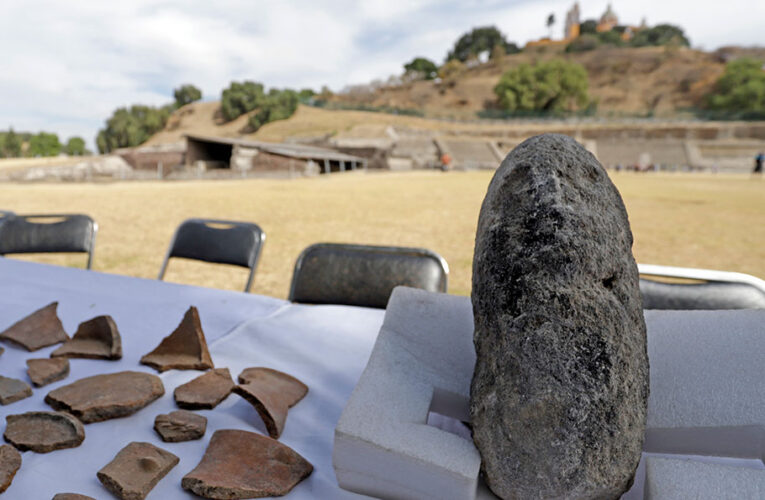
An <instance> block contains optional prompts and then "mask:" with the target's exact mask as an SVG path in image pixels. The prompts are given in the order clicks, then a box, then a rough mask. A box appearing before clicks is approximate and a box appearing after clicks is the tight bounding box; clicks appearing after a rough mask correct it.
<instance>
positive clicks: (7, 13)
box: [0, 0, 765, 147]
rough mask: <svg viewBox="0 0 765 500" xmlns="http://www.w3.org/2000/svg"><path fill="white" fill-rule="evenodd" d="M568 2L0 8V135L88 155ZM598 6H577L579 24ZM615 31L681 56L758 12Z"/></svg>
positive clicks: (660, 16)
mask: <svg viewBox="0 0 765 500" xmlns="http://www.w3.org/2000/svg"><path fill="white" fill-rule="evenodd" d="M571 3H572V2H571V1H570V0H560V1H559V0H545V1H532V0H510V1H499V0H476V1H459V0H440V1H438V0H365V1H363V2H358V1H352V0H337V1H321V0H319V1H316V0H313V1H310V0H292V1H290V2H273V1H267V0H217V1H216V2H209V1H203V0H186V1H181V0H165V1H150V0H131V1H130V2H103V1H100V0H70V1H69V2H57V1H53V0H30V1H27V2H14V1H13V0H9V1H7V2H4V3H3V6H2V7H1V8H0V14H1V15H0V44H2V46H3V47H4V48H5V50H4V51H3V58H2V60H0V129H5V128H7V127H8V126H13V127H15V128H16V129H17V130H28V131H38V130H48V131H55V132H57V133H58V134H59V136H60V138H61V139H62V140H64V139H66V138H67V137H69V136H72V135H80V136H82V137H84V138H85V139H86V140H87V141H88V143H89V144H90V146H91V147H92V146H93V138H94V137H95V135H96V131H97V129H98V128H100V127H102V126H103V123H104V121H105V120H106V118H108V117H109V116H110V115H111V113H112V111H113V110H114V109H115V108H117V107H120V106H127V105H130V104H134V103H142V104H151V105H161V104H165V103H167V102H170V101H171V100H172V90H173V88H174V87H177V86H179V85H181V84H183V83H193V84H194V85H196V86H198V87H200V88H201V89H202V91H203V94H204V96H205V98H206V99H217V98H218V97H219V95H220V92H221V90H222V89H223V88H225V87H227V86H228V84H229V83H230V82H231V81H233V80H244V79H252V80H256V81H261V82H263V83H265V84H266V85H267V86H269V87H271V86H278V87H285V86H289V87H293V88H303V87H312V88H314V89H319V88H320V87H321V86H322V85H329V86H330V87H331V88H334V89H340V88H342V87H343V86H345V85H346V84H352V83H363V82H368V81H371V80H373V79H377V78H386V77H387V76H389V75H391V74H397V73H400V72H401V71H402V65H403V64H404V63H405V62H408V61H409V60H411V59H412V58H413V57H415V56H424V57H428V58H431V59H433V60H435V61H438V62H441V61H443V59H444V56H445V55H446V52H447V51H448V50H449V48H450V47H451V45H452V44H453V43H454V41H455V40H456V39H457V38H458V37H459V36H460V35H461V34H462V33H464V32H466V31H468V30H469V29H470V28H472V27H475V26H486V25H495V26H497V27H498V28H499V29H500V30H501V31H502V32H503V33H505V34H506V36H507V37H508V38H509V39H510V40H512V41H515V42H517V43H519V44H521V45H522V44H523V43H525V42H526V41H528V40H529V39H534V38H538V37H540V36H544V35H545V34H546V33H547V29H546V26H545V20H546V18H547V15H548V14H549V13H551V12H553V13H555V16H556V19H557V20H558V23H557V24H556V26H555V33H556V36H559V33H560V32H561V31H562V20H563V19H564V17H565V11H566V10H567V9H568V8H569V7H570V5H571ZM606 3H607V2H606V1H600V0H598V1H592V2H587V1H582V2H580V4H581V5H582V10H583V14H584V16H583V17H584V18H587V17H598V16H599V15H600V13H602V12H603V10H604V9H605V7H606ZM614 9H615V10H616V12H617V14H619V15H620V17H621V19H622V20H623V22H628V23H638V22H640V19H641V18H642V17H643V16H645V17H647V19H648V21H649V23H651V24H655V23H658V22H665V21H666V22H672V23H674V24H679V25H681V26H683V27H684V28H686V31H687V33H688V34H689V36H690V37H691V40H692V42H693V44H694V45H695V46H698V45H703V46H704V47H706V48H710V49H711V48H714V47H716V46H719V45H723V44H728V43H736V44H745V45H749V44H754V43H757V41H758V40H760V39H761V26H760V24H761V22H760V21H761V20H762V19H765V3H763V2H749V1H745V0H729V1H728V2H725V4H724V5H723V4H710V5H705V6H704V8H699V5H698V4H697V3H691V2H690V1H687V0H683V1H671V0H670V1H667V0H665V1H659V0H646V1H644V2H641V3H634V2H620V3H614Z"/></svg>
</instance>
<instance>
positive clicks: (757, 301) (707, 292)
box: [640, 278, 765, 309]
mask: <svg viewBox="0 0 765 500" xmlns="http://www.w3.org/2000/svg"><path fill="white" fill-rule="evenodd" d="M640 293H641V294H642V296H643V309H765V293H763V292H762V291H760V290H759V289H757V288H756V287H754V286H752V285H748V284H746V283H721V282H702V283H690V284H687V283H664V282H660V281H654V280H648V279H645V278H640Z"/></svg>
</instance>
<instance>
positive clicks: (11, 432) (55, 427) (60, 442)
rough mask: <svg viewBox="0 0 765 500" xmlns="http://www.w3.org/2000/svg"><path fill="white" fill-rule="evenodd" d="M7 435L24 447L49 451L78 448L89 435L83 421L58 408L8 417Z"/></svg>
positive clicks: (10, 440) (38, 450) (14, 444)
mask: <svg viewBox="0 0 765 500" xmlns="http://www.w3.org/2000/svg"><path fill="white" fill-rule="evenodd" d="M5 421H6V422H7V425H6V426H5V433H4V434H3V437H4V438H5V440H6V441H8V442H9V443H11V444H12V445H13V446H15V447H16V448H17V449H18V450H20V451H27V450H31V451H34V452H35V453H48V452H50V451H54V450H61V449H64V448H75V447H77V446H80V444H82V441H83V440H84V439H85V429H84V428H83V427H82V423H81V422H80V421H79V420H77V419H76V418H74V417H73V416H71V415H69V414H67V413H62V412H55V411H29V412H27V413H21V414H19V415H8V416H7V417H5Z"/></svg>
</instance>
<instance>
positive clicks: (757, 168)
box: [753, 151, 765, 174]
mask: <svg viewBox="0 0 765 500" xmlns="http://www.w3.org/2000/svg"><path fill="white" fill-rule="evenodd" d="M763 161H765V152H763V151H760V152H759V153H758V154H757V156H755V157H754V172H753V173H755V174H761V173H762V162H763Z"/></svg>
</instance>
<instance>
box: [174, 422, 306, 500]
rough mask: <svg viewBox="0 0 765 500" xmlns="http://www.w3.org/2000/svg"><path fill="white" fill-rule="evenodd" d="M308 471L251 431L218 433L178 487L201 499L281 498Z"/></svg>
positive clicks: (302, 460)
mask: <svg viewBox="0 0 765 500" xmlns="http://www.w3.org/2000/svg"><path fill="white" fill-rule="evenodd" d="M311 472H313V466H312V465H311V464H310V463H309V462H308V461H307V460H306V459H305V458H303V457H302V456H300V455H299V454H298V453H296V452H295V451H294V450H293V449H292V448H290V447H289V446H285V445H283V444H281V443H280V442H279V441H276V440H274V439H271V438H267V437H265V436H261V435H260V434H255V433H254V432H247V431H239V430H219V431H215V433H214V434H213V436H212V438H211V439H210V444H209V446H208V447H207V450H206V451H205V454H204V456H203V457H202V461H201V462H199V464H198V465H197V466H196V467H195V468H194V470H192V471H191V472H189V473H188V474H186V475H185V476H184V477H183V479H182V480H181V486H182V487H183V488H184V489H187V490H189V491H191V492H193V493H195V494H196V495H199V496H201V497H204V498H261V497H271V496H281V495H286V494H287V493H289V491H290V490H291V489H292V488H294V487H295V485H296V484H298V483H299V482H300V481H302V480H303V479H305V478H306V477H308V476H309V475H310V474H311Z"/></svg>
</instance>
